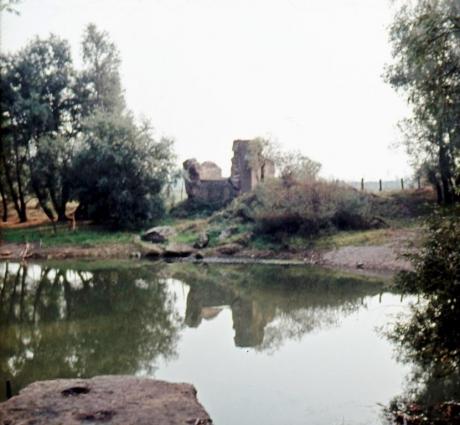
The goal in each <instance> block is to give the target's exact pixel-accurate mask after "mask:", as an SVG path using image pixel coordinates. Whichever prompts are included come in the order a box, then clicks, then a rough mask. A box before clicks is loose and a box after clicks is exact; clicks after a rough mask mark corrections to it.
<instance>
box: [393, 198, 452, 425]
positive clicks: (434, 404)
mask: <svg viewBox="0 0 460 425" xmlns="http://www.w3.org/2000/svg"><path fill="white" fill-rule="evenodd" d="M426 236H427V237H426V240H425V242H424V245H423V247H422V249H421V250H420V251H419V252H416V253H413V254H411V255H409V257H410V258H411V259H412V263H413V266H414V270H413V271H411V272H404V273H401V274H400V275H399V276H398V279H397V285H398V287H399V288H400V289H401V290H402V291H404V292H409V293H416V294H419V296H420V297H421V298H422V302H421V303H419V304H418V305H413V306H412V309H411V317H410V320H400V321H399V322H397V324H396V325H395V327H394V329H393V330H392V331H391V332H390V333H389V337H390V339H392V340H393V341H394V342H395V343H396V344H397V346H398V347H399V350H400V358H401V359H403V360H405V361H408V362H411V363H413V364H414V365H415V367H414V372H413V376H412V378H411V386H410V387H409V390H408V394H406V395H405V396H404V397H400V398H399V399H397V400H395V401H394V402H393V404H392V406H390V410H391V411H392V412H393V413H392V414H393V417H395V416H397V415H398V414H400V412H401V411H408V405H411V404H412V403H415V404H416V405H419V406H420V408H419V410H420V412H418V414H419V416H420V417H425V418H426V421H428V423H433V422H430V421H435V420H438V419H439V422H436V423H439V424H447V423H452V422H451V420H449V419H442V418H447V417H448V414H449V415H450V413H449V412H445V411H444V410H445V409H444V403H445V402H446V401H452V400H457V401H458V400H460V378H459V377H460V330H459V328H458V326H457V322H458V317H459V316H460V208H459V207H458V206H457V207H454V208H452V209H451V210H447V211H438V212H437V213H436V214H434V215H433V216H432V217H431V218H430V219H429V221H428V226H427V235H426ZM457 414H458V413H457ZM449 418H450V419H453V416H449Z"/></svg>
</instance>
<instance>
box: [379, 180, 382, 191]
mask: <svg viewBox="0 0 460 425" xmlns="http://www.w3.org/2000/svg"><path fill="white" fill-rule="evenodd" d="M381 191H382V179H380V180H379V192H381Z"/></svg>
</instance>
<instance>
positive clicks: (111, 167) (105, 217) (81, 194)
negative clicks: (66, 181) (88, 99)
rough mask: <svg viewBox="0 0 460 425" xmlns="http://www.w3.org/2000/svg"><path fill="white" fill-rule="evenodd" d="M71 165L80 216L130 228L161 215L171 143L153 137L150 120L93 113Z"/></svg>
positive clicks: (170, 160) (171, 162) (171, 167)
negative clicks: (135, 122)
mask: <svg viewBox="0 0 460 425" xmlns="http://www.w3.org/2000/svg"><path fill="white" fill-rule="evenodd" d="M84 134H85V140H84V147H83V149H82V150H81V152H80V153H79V154H78V156H77V158H76V161H75V165H74V178H73V190H74V195H75V198H76V199H78V200H79V202H80V206H79V208H78V211H77V213H78V215H79V216H80V217H84V218H87V219H90V220H94V221H95V222H96V223H102V224H110V225H112V226H115V227H124V228H134V227H137V226H140V225H142V224H143V223H145V222H151V221H154V220H156V219H158V218H159V217H161V216H162V214H163V212H164V204H163V197H162V193H161V192H162V189H163V187H164V186H165V184H166V183H167V181H168V178H169V175H170V170H171V169H173V154H172V150H171V142H170V141H168V140H166V139H161V140H160V141H156V140H155V139H154V138H153V136H152V130H151V128H150V126H149V125H148V124H143V125H141V126H136V125H135V124H134V122H133V119H132V117H131V116H130V115H116V114H106V113H103V112H99V113H97V114H96V115H95V116H94V117H92V118H91V119H89V120H88V122H87V124H86V128H85V131H84Z"/></svg>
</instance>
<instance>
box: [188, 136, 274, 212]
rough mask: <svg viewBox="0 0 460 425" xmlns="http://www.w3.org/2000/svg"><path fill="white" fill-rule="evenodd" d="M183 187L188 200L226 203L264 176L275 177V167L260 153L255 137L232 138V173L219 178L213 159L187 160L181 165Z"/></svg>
mask: <svg viewBox="0 0 460 425" xmlns="http://www.w3.org/2000/svg"><path fill="white" fill-rule="evenodd" d="M183 168H184V180H185V190H186V192H187V196H188V197H189V199H192V200H197V201H201V202H205V203H214V204H222V205H224V204H226V203H228V202H230V201H231V200H232V199H233V198H235V197H236V196H238V195H239V194H241V193H246V192H250V191H251V190H253V189H254V188H255V187H256V185H257V184H258V183H260V182H261V181H263V180H264V179H266V178H269V177H274V175H275V166H274V164H273V162H272V161H270V160H267V159H265V158H264V157H263V155H262V146H261V144H260V142H259V141H258V140H235V141H234V142H233V158H232V168H231V176H230V177H229V178H222V170H221V169H220V167H219V166H218V165H217V164H215V163H214V162H210V161H206V162H203V163H202V164H200V163H199V162H198V161H197V160H196V159H188V160H187V161H185V162H184V164H183Z"/></svg>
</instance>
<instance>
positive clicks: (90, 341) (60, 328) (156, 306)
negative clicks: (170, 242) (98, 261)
mask: <svg viewBox="0 0 460 425" xmlns="http://www.w3.org/2000/svg"><path fill="white" fill-rule="evenodd" d="M0 272H2V274H3V279H2V286H1V290H0V341H1V344H0V371H1V376H2V378H4V379H11V380H12V381H13V382H14V385H15V390H18V389H19V388H21V387H23V386H24V385H26V384H27V383H30V382H33V381H35V380H38V379H45V378H56V377H60V378H66V377H91V376H95V375H101V374H135V373H136V372H137V371H139V370H140V369H143V370H147V371H148V370H150V369H151V368H152V364H154V361H155V359H156V358H158V357H160V356H162V357H165V358H169V357H171V356H174V354H175V346H176V341H177V339H178V332H179V329H180V327H181V321H180V320H179V318H178V317H177V312H176V310H175V308H174V306H175V300H174V299H173V298H172V297H171V294H170V293H169V292H168V291H167V288H166V286H165V285H162V284H161V282H160V280H159V279H158V278H157V279H152V274H153V276H155V272H153V273H152V271H147V270H144V269H138V270H136V271H135V272H133V271H132V270H130V269H123V268H121V269H120V268H117V269H111V268H108V269H103V270H94V271H91V272H89V271H78V270H77V271H74V270H65V269H52V268H49V267H46V266H45V267H43V268H42V267H38V266H26V265H25V266H19V265H15V264H3V265H2V267H1V269H0ZM136 283H137V284H136ZM139 283H141V284H139ZM1 391H2V392H1V393H0V397H1V398H2V399H3V398H4V397H5V394H4V393H3V391H4V388H3V384H2V388H1Z"/></svg>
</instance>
